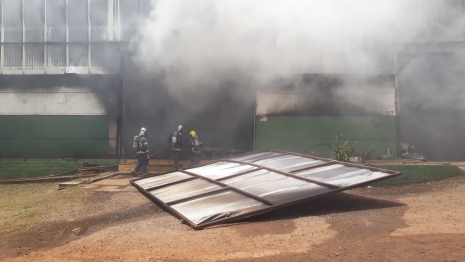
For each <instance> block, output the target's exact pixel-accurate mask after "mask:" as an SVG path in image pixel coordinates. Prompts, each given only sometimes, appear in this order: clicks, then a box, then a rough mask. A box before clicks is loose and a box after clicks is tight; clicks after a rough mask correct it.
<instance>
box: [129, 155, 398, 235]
mask: <svg viewBox="0 0 465 262" xmlns="http://www.w3.org/2000/svg"><path fill="white" fill-rule="evenodd" d="M398 175H400V173H399V172H395V171H389V170H381V169H377V168H374V167H369V166H363V165H355V164H350V163H343V162H338V161H334V160H331V159H324V158H314V157H311V156H306V155H301V154H296V153H292V152H284V151H271V150H270V151H255V152H251V153H249V154H244V155H240V156H237V157H233V158H226V159H220V160H217V161H216V162H213V163H210V164H207V165H203V166H195V167H191V168H186V169H184V170H177V171H172V172H168V173H165V174H161V175H154V176H151V177H144V178H140V179H136V180H133V181H131V184H132V185H134V186H135V187H136V188H137V189H138V190H139V191H141V192H142V193H144V195H145V196H146V197H148V198H149V199H151V200H152V201H153V202H155V203H157V204H158V205H160V206H161V207H162V208H163V209H165V210H166V211H168V212H170V213H171V214H173V215H174V216H176V217H178V218H179V219H181V220H182V221H183V222H184V223H186V224H189V225H190V226H191V227H192V228H195V229H200V228H204V227H207V226H212V225H216V224H219V223H226V222H229V221H234V220H238V219H242V218H246V217H250V216H254V215H258V214H261V213H265V212H269V211H272V210H275V209H278V208H282V207H285V206H288V205H290V204H295V203H298V202H303V201H308V200H309V199H312V198H315V197H317V196H321V195H326V194H331V193H337V192H341V191H343V190H347V189H350V188H353V187H356V186H362V185H365V184H368V183H371V182H375V181H379V180H383V179H388V178H391V177H394V176H398Z"/></svg>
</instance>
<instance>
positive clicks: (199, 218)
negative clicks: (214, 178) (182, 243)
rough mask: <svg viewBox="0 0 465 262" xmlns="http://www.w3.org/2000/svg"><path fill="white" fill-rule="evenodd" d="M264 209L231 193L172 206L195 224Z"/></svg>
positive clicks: (253, 201) (258, 203)
mask: <svg viewBox="0 0 465 262" xmlns="http://www.w3.org/2000/svg"><path fill="white" fill-rule="evenodd" d="M265 207H266V206H265V205H264V204H262V203H260V202H258V201H256V200H253V199H250V198H248V197H245V196H243V195H241V194H238V193H236V192H233V191H227V192H223V193H219V194H214V195H210V196H205V197H201V198H198V199H195V200H190V201H186V202H183V203H180V204H176V205H173V206H172V208H173V209H174V210H176V211H178V212H179V213H181V214H184V216H185V217H187V218H188V219H189V220H191V221H192V222H194V223H196V224H201V223H204V222H207V221H209V220H211V219H212V218H215V217H219V216H226V217H231V216H237V215H239V214H241V213H243V212H250V211H253V210H258V209H262V208H265Z"/></svg>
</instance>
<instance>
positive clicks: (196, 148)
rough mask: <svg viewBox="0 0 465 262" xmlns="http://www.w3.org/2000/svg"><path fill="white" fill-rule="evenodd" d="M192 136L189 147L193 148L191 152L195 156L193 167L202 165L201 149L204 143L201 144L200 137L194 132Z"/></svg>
mask: <svg viewBox="0 0 465 262" xmlns="http://www.w3.org/2000/svg"><path fill="white" fill-rule="evenodd" d="M189 136H190V141H189V146H190V147H191V152H192V154H193V155H194V158H193V163H192V164H193V165H198V164H199V163H200V157H201V149H200V148H201V147H202V142H200V140H199V137H198V136H197V133H196V132H195V131H194V130H192V131H191V132H190V133H189Z"/></svg>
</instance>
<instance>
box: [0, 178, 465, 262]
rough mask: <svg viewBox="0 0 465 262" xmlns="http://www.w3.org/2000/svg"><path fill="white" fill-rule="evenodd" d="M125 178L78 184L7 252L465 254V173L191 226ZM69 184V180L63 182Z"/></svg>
mask: <svg viewBox="0 0 465 262" xmlns="http://www.w3.org/2000/svg"><path fill="white" fill-rule="evenodd" d="M128 181H129V179H128V178H114V179H108V180H103V181H100V182H98V183H95V184H90V185H86V186H84V187H82V188H80V189H79V190H87V191H89V192H90V194H89V197H87V198H86V200H85V201H83V202H82V203H75V205H74V206H72V207H71V208H69V207H68V208H63V209H62V210H60V212H59V213H57V214H55V215H54V218H53V219H49V220H47V221H44V222H43V223H42V224H40V225H38V226H35V227H33V228H30V229H28V230H23V231H19V232H14V233H9V234H4V235H2V236H0V259H4V260H5V261H465V176H459V177H455V178H449V179H445V180H441V181H437V182H433V183H427V184H417V185H405V186H393V187H381V188H360V189H356V190H351V191H349V192H347V193H341V194H338V195H334V196H331V197H327V198H324V199H318V200H314V201H312V202H309V203H305V204H301V205H298V206H294V207H291V208H286V209H284V210H279V211H276V212H273V213H269V214H265V215H262V216H260V217H256V218H253V219H248V220H246V221H241V222H240V223H235V224H228V225H222V226H217V227H215V228H209V229H205V230H201V231H194V230H192V229H190V228H189V227H188V226H186V225H184V224H182V223H180V222H179V220H177V219H176V218H174V217H173V216H171V215H169V214H167V213H165V212H164V211H162V210H160V209H159V208H158V207H157V206H156V205H154V204H153V203H152V202H150V201H149V200H148V199H146V198H145V197H144V196H142V195H141V194H140V193H138V192H137V191H136V190H135V189H134V188H133V187H132V186H130V185H129V183H128ZM64 190H66V189H64Z"/></svg>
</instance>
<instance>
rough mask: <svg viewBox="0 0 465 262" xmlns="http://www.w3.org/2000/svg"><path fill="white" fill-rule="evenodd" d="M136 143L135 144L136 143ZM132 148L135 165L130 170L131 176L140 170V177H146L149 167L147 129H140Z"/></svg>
mask: <svg viewBox="0 0 465 262" xmlns="http://www.w3.org/2000/svg"><path fill="white" fill-rule="evenodd" d="M136 142H137V143H136ZM133 148H134V151H135V153H136V157H137V165H136V166H134V169H133V170H132V175H135V174H136V173H137V172H139V170H140V169H141V168H142V175H147V168H148V165H149V158H150V155H149V149H148V142H147V129H146V128H145V127H142V128H141V129H140V134H139V135H138V136H135V137H134V143H133Z"/></svg>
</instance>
